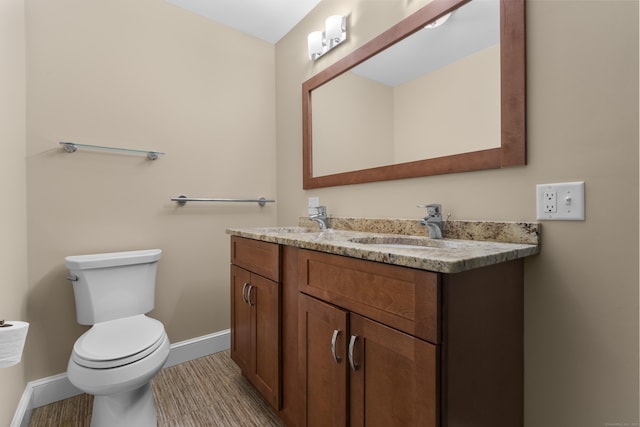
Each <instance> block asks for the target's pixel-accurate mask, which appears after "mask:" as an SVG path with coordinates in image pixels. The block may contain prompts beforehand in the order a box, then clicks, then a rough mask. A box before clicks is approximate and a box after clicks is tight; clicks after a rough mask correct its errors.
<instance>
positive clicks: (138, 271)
mask: <svg viewBox="0 0 640 427" xmlns="http://www.w3.org/2000/svg"><path fill="white" fill-rule="evenodd" d="M161 254H162V251H161V250H160V249H150V250H142V251H130V252H113V253H105V254H92V255H79V256H68V257H66V258H65V262H66V266H67V269H68V270H69V272H70V275H69V276H68V277H67V278H68V279H69V280H71V281H72V283H73V294H74V297H75V302H76V317H77V321H78V323H80V324H81V325H92V326H91V328H90V329H89V330H88V331H87V332H85V333H84V334H83V335H82V336H80V338H78V340H77V341H76V342H75V344H74V346H73V351H72V353H71V357H70V358H69V364H68V365H67V376H68V378H69V381H70V382H71V383H72V384H73V385H74V386H76V387H77V388H78V389H80V390H81V391H83V392H85V393H89V394H93V395H94V401H93V415H92V417H91V426H92V427H107V426H109V427H113V426H120V427H129V426H131V427H133V426H135V427H143V426H156V425H157V417H156V409H155V403H154V401H153V394H152V392H151V379H152V378H153V377H154V376H155V375H156V374H157V373H158V372H159V371H160V369H161V368H162V366H163V365H164V363H165V362H166V360H167V357H168V356H169V345H170V344H169V338H168V337H167V334H166V332H165V330H164V326H163V325H162V323H160V322H159V321H157V320H155V319H152V318H150V317H147V316H146V313H148V312H150V311H151V310H152V309H153V306H154V298H155V284H156V269H157V263H158V260H159V259H160V255H161Z"/></svg>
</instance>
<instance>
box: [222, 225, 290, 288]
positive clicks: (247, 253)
mask: <svg viewBox="0 0 640 427" xmlns="http://www.w3.org/2000/svg"><path fill="white" fill-rule="evenodd" d="M231 263H232V264H235V265H237V266H239V267H242V268H244V269H246V270H249V271H251V272H253V273H256V274H258V275H260V276H263V277H266V278H268V279H271V280H273V281H274V282H279V281H280V246H278V245H277V244H275V243H268V242H262V241H260V240H253V239H245V238H243V237H238V236H232V237H231Z"/></svg>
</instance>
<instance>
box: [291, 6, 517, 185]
mask: <svg viewBox="0 0 640 427" xmlns="http://www.w3.org/2000/svg"><path fill="white" fill-rule="evenodd" d="M458 6H460V7H458ZM450 12H453V13H451V14H450V15H449V18H448V20H447V21H446V22H445V23H444V24H442V25H439V26H437V27H435V28H425V25H427V24H429V23H430V22H434V21H435V20H436V19H437V18H441V17H444V16H446V15H447V14H449V13H450ZM443 20H444V19H443ZM396 42H398V43H396ZM505 105H509V108H505ZM524 105H525V103H524V0H472V1H469V0H434V1H433V2H431V3H430V4H428V5H427V6H425V7H423V8H422V9H420V10H419V11H418V12H416V13H415V14H413V15H411V16H409V17H408V18H406V19H405V20H403V21H401V22H400V23H399V24H397V25H396V26H394V27H392V28H391V29H390V30H388V31H387V32H385V33H383V34H381V35H380V36H378V37H377V38H375V39H374V40H372V41H371V42H369V43H367V44H365V45H364V46H362V47H361V48H359V49H357V50H356V51H354V52H353V53H352V54H350V55H349V56H347V57H346V58H344V59H343V60H341V61H338V62H337V63H335V64H334V65H333V66H330V67H329V68H328V69H326V70H325V71H323V72H321V73H318V75H316V76H314V77H312V78H311V79H309V80H308V81H307V82H305V83H304V84H303V128H304V134H303V139H304V147H303V149H304V164H303V169H304V188H316V187H325V186H333V185H345V184H353V183H360V182H372V181H380V180H387V179H400V178H407V177H415V176H426V175H434V174H440V173H451V172H461V171H469V170H479V169H489V168H499V167H503V166H511V165H522V164H525V157H524V152H525V145H524Z"/></svg>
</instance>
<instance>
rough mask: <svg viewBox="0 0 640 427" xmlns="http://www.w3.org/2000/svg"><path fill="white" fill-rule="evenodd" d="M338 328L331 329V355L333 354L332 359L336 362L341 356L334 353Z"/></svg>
mask: <svg viewBox="0 0 640 427" xmlns="http://www.w3.org/2000/svg"><path fill="white" fill-rule="evenodd" d="M340 332H341V331H340V329H336V330H334V331H333V336H332V337H331V355H332V356H333V360H334V361H335V362H336V363H340V361H341V360H342V358H341V357H340V356H338V355H337V354H336V341H337V340H338V335H340Z"/></svg>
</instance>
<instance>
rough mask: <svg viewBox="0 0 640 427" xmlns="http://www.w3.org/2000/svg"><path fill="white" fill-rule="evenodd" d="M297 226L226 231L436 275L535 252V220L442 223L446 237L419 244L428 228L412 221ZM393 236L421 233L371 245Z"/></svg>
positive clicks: (358, 220)
mask: <svg viewBox="0 0 640 427" xmlns="http://www.w3.org/2000/svg"><path fill="white" fill-rule="evenodd" d="M299 224H300V225H299V226H295V227H253V228H234V229H228V230H227V233H228V234H230V235H233V236H240V237H246V238H249V239H255V240H262V241H265V242H271V243H278V244H281V245H290V246H295V247H299V248H303V249H310V250H315V251H320V252H326V253H331V254H336V255H343V256H348V257H352V258H359V259H365V260H369V261H377V262H383V263H387V264H395V265H402V266H405V267H412V268H419V269H421V270H430V271H436V272H441V273H457V272H461V271H466V270H471V269H474V268H479V267H484V266H488V265H492V264H497V263H501V262H505V261H510V260H513V259H517V258H523V257H527V256H531V255H535V254H537V253H539V252H540V245H539V243H540V224H539V223H523V222H490V221H447V222H446V223H445V229H444V237H445V238H444V239H442V240H432V239H429V240H430V241H428V242H427V244H428V246H419V245H421V244H422V243H424V242H425V239H424V237H428V232H427V230H426V228H425V227H423V226H421V225H420V224H419V223H418V221H417V220H415V219H414V220H402V219H399V220H396V219H376V218H336V217H332V218H330V222H329V225H330V227H331V228H330V229H329V230H323V231H321V230H319V229H318V227H317V225H316V224H315V223H314V222H313V221H310V220H309V219H308V218H300V222H299ZM394 236H396V237H397V236H420V237H410V238H413V239H418V240H421V241H422V243H417V244H416V245H415V246H406V247H395V246H391V245H377V244H372V243H376V242H378V241H380V240H381V239H383V238H387V239H388V238H389V237H394ZM408 238H409V237H408ZM418 240H416V241H418ZM403 243H405V244H406V243H407V242H403ZM408 243H411V241H409V242H408Z"/></svg>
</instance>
